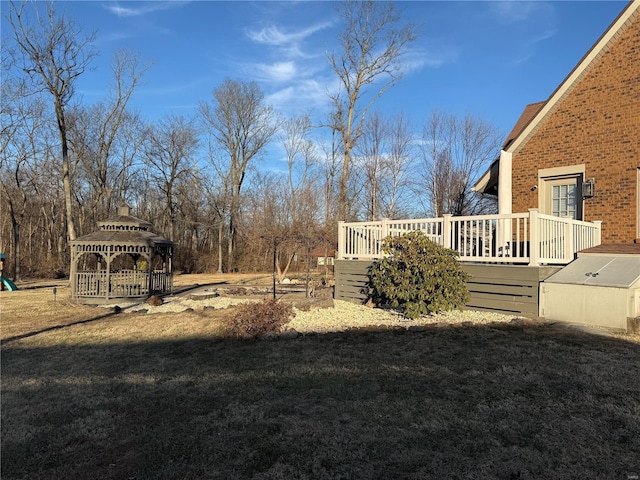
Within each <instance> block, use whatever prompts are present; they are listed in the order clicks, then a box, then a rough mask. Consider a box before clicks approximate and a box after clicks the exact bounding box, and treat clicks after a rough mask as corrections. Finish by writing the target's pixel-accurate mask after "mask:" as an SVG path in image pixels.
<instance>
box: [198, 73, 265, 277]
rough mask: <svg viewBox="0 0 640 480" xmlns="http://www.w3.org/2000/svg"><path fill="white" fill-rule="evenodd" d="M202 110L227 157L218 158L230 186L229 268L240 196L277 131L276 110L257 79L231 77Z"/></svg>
mask: <svg viewBox="0 0 640 480" xmlns="http://www.w3.org/2000/svg"><path fill="white" fill-rule="evenodd" d="M199 111H200V114H201V116H202V119H203V122H204V124H205V125H206V127H207V129H208V131H209V133H210V134H211V135H212V136H213V138H214V139H215V141H216V142H217V144H218V146H219V148H220V149H221V150H222V151H224V152H225V153H226V158H222V157H216V158H214V161H215V162H216V163H217V166H216V170H217V171H218V172H219V175H221V180H222V182H223V184H224V185H225V186H226V187H227V188H228V191H227V193H228V197H227V200H228V221H229V224H228V227H229V228H228V232H229V238H228V244H227V256H228V259H227V268H228V269H229V270H230V271H233V270H234V269H235V268H236V267H235V258H234V255H235V249H236V244H237V239H238V223H239V219H240V199H241V194H242V186H243V184H244V181H245V176H246V174H247V169H248V168H249V164H250V162H252V161H253V160H254V159H256V158H257V156H258V155H259V154H260V153H261V152H262V151H263V149H264V147H265V146H266V144H267V143H268V142H269V140H271V138H272V137H273V135H274V134H275V132H276V130H277V124H276V121H275V114H274V111H273V109H272V108H271V107H270V106H268V105H266V104H265V102H264V93H263V92H262V90H261V89H260V87H259V86H258V84H257V83H256V82H249V83H246V82H242V81H238V80H230V79H227V80H225V82H224V83H223V84H222V85H220V86H219V87H217V88H216V89H215V90H214V91H213V102H212V103H206V102H202V103H200V104H199Z"/></svg>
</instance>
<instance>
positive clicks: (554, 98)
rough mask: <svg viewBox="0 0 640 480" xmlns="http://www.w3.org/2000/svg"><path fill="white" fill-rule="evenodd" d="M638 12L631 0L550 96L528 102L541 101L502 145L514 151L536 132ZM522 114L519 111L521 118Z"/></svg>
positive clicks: (639, 7) (638, 0) (637, 5)
mask: <svg viewBox="0 0 640 480" xmlns="http://www.w3.org/2000/svg"><path fill="white" fill-rule="evenodd" d="M639 14H640V0H631V1H630V2H629V3H628V4H627V5H626V6H625V8H624V9H623V10H622V12H620V14H619V15H618V17H617V18H616V19H615V20H614V21H613V22H612V23H611V25H610V26H609V28H608V29H607V30H606V31H605V32H604V33H603V34H602V36H601V37H600V38H599V39H598V40H597V41H596V43H594V44H593V46H592V47H591V49H589V51H588V52H587V53H586V54H585V55H584V56H583V57H582V59H581V60H580V61H579V62H578V64H577V65H576V66H575V67H574V68H573V70H571V72H570V73H569V75H567V77H566V78H565V79H564V80H563V81H562V83H560V85H559V86H558V88H556V90H555V91H554V92H553V93H552V94H551V96H550V97H549V99H548V100H547V101H546V102H539V103H538V104H532V105H530V106H533V105H540V103H542V105H541V106H540V108H539V110H538V111H537V112H536V113H535V115H533V117H532V118H531V119H530V120H529V121H528V122H527V123H526V125H525V126H524V128H522V129H521V130H520V131H519V132H518V133H517V135H516V136H515V137H514V138H513V139H512V140H511V141H509V139H507V144H508V145H507V147H506V148H505V151H509V152H512V153H516V152H517V151H518V150H520V149H521V148H522V147H523V146H524V145H525V144H526V143H527V141H528V140H529V138H531V136H532V135H533V134H534V133H535V132H536V130H537V129H538V127H539V126H540V125H541V124H542V122H544V120H545V119H546V118H547V116H549V115H550V114H551V113H552V112H553V111H554V110H555V108H556V107H557V106H558V104H559V103H560V101H561V100H562V99H563V98H564V97H565V96H566V95H567V94H568V93H569V92H570V91H571V90H572V89H573V87H574V86H575V85H576V84H577V83H578V82H579V81H580V80H581V79H582V77H583V76H584V75H585V74H586V73H587V72H588V71H589V70H590V69H591V67H592V66H593V65H594V64H596V63H597V61H598V60H599V59H600V57H601V56H602V55H603V54H604V53H605V52H606V51H607V50H608V49H609V47H610V46H611V45H612V44H613V43H614V42H615V40H616V39H617V38H618V36H619V35H620V33H621V32H622V31H623V30H625V29H626V28H627V27H628V26H629V25H630V24H631V20H632V19H633V18H634V17H635V16H636V15H639ZM526 110H527V109H525V112H526ZM523 115H524V112H523ZM523 115H521V119H522V116H523ZM519 123H521V122H520V120H518V123H516V127H517V126H518V124H519ZM516 127H514V129H513V130H512V133H513V132H514V131H516Z"/></svg>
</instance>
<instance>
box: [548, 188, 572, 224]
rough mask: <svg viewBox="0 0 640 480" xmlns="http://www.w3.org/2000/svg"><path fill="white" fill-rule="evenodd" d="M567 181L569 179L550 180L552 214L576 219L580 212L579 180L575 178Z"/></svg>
mask: <svg viewBox="0 0 640 480" xmlns="http://www.w3.org/2000/svg"><path fill="white" fill-rule="evenodd" d="M560 182H562V183H560ZM565 182H567V181H556V182H549V188H550V189H551V192H550V193H551V198H550V200H551V209H550V210H551V215H553V216H554V217H563V218H573V219H574V220H575V219H576V218H577V217H576V214H577V213H578V202H577V195H576V193H577V192H576V190H577V189H578V186H577V181H576V179H575V178H574V179H571V180H569V181H568V182H567V183H565Z"/></svg>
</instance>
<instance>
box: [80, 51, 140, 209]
mask: <svg viewBox="0 0 640 480" xmlns="http://www.w3.org/2000/svg"><path fill="white" fill-rule="evenodd" d="M111 69H112V72H113V80H112V84H111V87H110V89H109V92H108V97H107V100H106V101H105V102H99V103H97V104H95V105H92V106H91V107H88V108H77V109H74V111H73V114H74V121H73V124H72V125H70V127H71V128H70V132H69V139H70V141H71V144H72V147H73V150H74V153H75V155H76V158H77V161H78V164H79V168H80V170H81V171H82V173H83V175H84V178H85V179H86V181H87V182H88V184H89V185H90V188H91V198H90V199H89V202H88V203H87V205H86V207H87V209H88V210H89V211H90V212H91V213H92V215H93V216H94V217H96V219H98V220H99V219H101V218H106V216H108V215H109V213H110V212H111V209H112V201H113V197H114V194H115V196H116V199H118V198H121V197H122V191H121V190H119V189H122V188H123V187H124V185H125V183H126V179H127V177H128V174H129V173H130V172H129V170H130V169H131V166H132V164H133V161H134V157H135V155H136V154H137V152H138V150H139V149H140V145H141V140H142V138H143V137H142V135H140V134H139V133H140V132H137V133H138V134H137V135H134V134H133V132H134V131H135V130H136V129H138V130H139V129H140V128H139V127H140V120H139V118H138V115H137V114H136V113H133V112H130V111H128V110H127V105H128V104H129V101H130V99H131V96H132V95H133V92H134V91H135V89H136V87H137V85H138V84H139V82H140V80H141V78H142V75H143V73H144V72H145V70H146V69H147V66H144V65H141V63H140V60H139V57H138V56H137V55H136V54H133V53H132V52H129V51H127V50H116V52H115V53H114V55H113V62H112V65H111Z"/></svg>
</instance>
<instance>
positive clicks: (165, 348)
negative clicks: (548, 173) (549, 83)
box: [1, 316, 640, 479]
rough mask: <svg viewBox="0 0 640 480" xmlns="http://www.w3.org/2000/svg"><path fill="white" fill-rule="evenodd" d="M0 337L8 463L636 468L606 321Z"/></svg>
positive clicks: (82, 467)
mask: <svg viewBox="0 0 640 480" xmlns="http://www.w3.org/2000/svg"><path fill="white" fill-rule="evenodd" d="M105 317H106V316H105ZM91 320H92V321H95V320H96V319H91ZM1 353H2V366H3V382H2V384H3V395H2V420H3V421H2V438H3V455H2V471H3V478H8V479H9V478H11V479H13V478H16V479H17V478H43V479H44V478H51V479H53V478H94V479H112V478H113V479H115V478H136V479H144V478H149V479H151V478H153V479H169V478H172V479H178V478H180V479H187V478H194V479H195V478H238V479H244V478H246V479H250V478H256V479H284V478H313V479H316V478H318V479H325V478H326V479H333V478H353V479H369V478H371V479H374V478H375V479H378V478H379V479H383V478H384V479H386V478H416V479H417V478H427V479H429V478H433V479H436V478H437V479H439V478H486V479H492V478H495V479H498V478H500V479H502V478H555V479H569V478H614V479H615V478H622V479H626V478H627V476H626V475H627V474H633V473H634V472H638V471H640V466H639V465H638V460H637V459H638V458H639V456H640V405H639V403H638V400H637V399H638V398H640V382H638V372H639V371H640V345H638V344H635V343H632V342H627V341H624V340H620V339H618V338H613V337H601V336H595V335H590V334H588V333H585V332H575V331H570V330H558V329H553V328H549V327H548V326H545V325H538V326H517V325H508V324H492V325H483V326H455V327H442V326H438V327H429V328H425V329H423V330H421V331H408V330H407V329H383V330H381V329H375V330H374V329H370V330H366V331H365V330H357V331H356V330H352V331H348V332H342V333H328V334H313V335H300V336H298V337H297V338H294V339H283V338H279V339H272V340H246V341H240V340H231V339H223V338H213V337H212V338H187V339H180V340H168V341H158V342H154V341H147V342H128V341H126V339H123V341H121V342H113V343H107V344H95V345H71V346H68V345H51V346H42V345H41V344H39V345H38V346H37V347H31V346H30V345H29V343H28V342H15V343H12V344H11V345H8V346H7V347H6V348H3V350H2V352H1ZM596 445H597V448H595V446H596Z"/></svg>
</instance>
